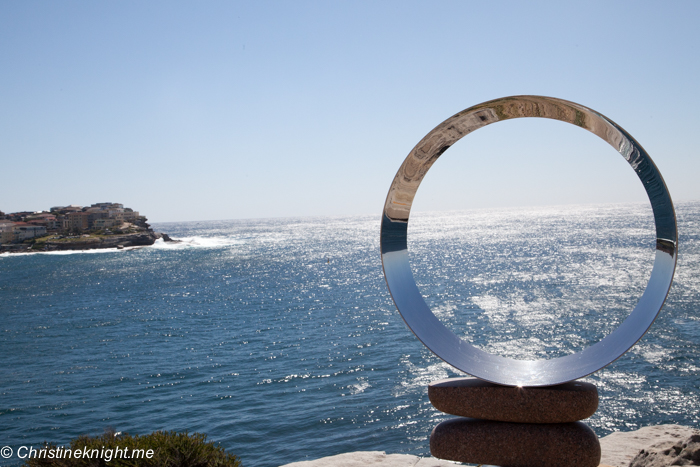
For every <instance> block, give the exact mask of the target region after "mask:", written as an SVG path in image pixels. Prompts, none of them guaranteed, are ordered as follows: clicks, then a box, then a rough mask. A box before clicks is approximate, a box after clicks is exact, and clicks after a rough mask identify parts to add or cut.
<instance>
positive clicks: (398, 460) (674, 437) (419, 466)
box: [282, 425, 698, 467]
mask: <svg viewBox="0 0 700 467" xmlns="http://www.w3.org/2000/svg"><path fill="white" fill-rule="evenodd" d="M694 433H695V434H697V433H698V430H696V429H693V428H691V427H687V426H682V425H658V426H649V427H645V428H641V429H639V430H637V431H629V432H616V433H612V434H610V435H608V436H605V437H603V438H600V446H601V450H602V452H601V460H600V465H601V467H602V466H605V467H629V465H630V462H631V461H632V460H633V459H634V458H635V457H636V456H637V454H639V453H640V451H641V450H647V449H648V448H650V447H651V446H653V445H658V444H663V443H671V444H667V445H668V446H669V447H670V446H674V445H676V444H678V443H679V442H680V443H681V444H682V443H683V442H684V441H685V440H687V439H688V438H690V437H691V436H692V435H693V434H694ZM365 465H369V466H374V467H454V466H455V465H459V464H455V463H454V462H450V461H444V460H438V459H434V458H421V457H417V456H411V455H406V454H386V453H385V452H383V451H358V452H348V453H345V454H339V455H337V456H330V457H323V458H321V459H316V460H311V461H302V462H293V463H291V464H285V465H283V466H282V467H360V466H365ZM665 465H670V464H665ZM676 465H698V464H676ZM649 467H651V466H649ZM654 467H656V466H654Z"/></svg>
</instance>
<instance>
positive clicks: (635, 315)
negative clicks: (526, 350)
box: [381, 96, 678, 386]
mask: <svg viewBox="0 0 700 467" xmlns="http://www.w3.org/2000/svg"><path fill="white" fill-rule="evenodd" d="M523 117H540V118H550V119H554V120H560V121H562V122H567V123H571V124H573V125H576V126H579V127H581V128H584V129H586V130H588V131H590V132H592V133H595V134H596V135H598V136H599V137H601V138H602V139H604V140H605V141H607V142H608V143H609V144H610V145H611V146H612V147H614V148H615V149H616V150H617V151H618V152H619V153H620V154H622V157H624V158H625V159H626V160H627V162H628V163H629V164H630V165H631V166H632V168H633V169H634V171H635V172H636V173H637V176H638V177H639V179H640V180H641V181H642V184H643V185H644V188H645V189H646V192H647V195H648V196H649V200H650V201H651V207H652V210H653V212H654V223H655V226H656V256H655V259H654V267H653V269H652V271H651V277H650V278H649V282H648V284H647V287H646V289H645V290H644V293H643V294H642V297H641V298H640V299H639V302H638V303H637V306H636V307H635V308H634V310H633V311H632V313H630V315H629V316H628V317H627V319H626V320H624V321H623V322H622V324H621V325H620V326H619V327H618V328H617V329H616V330H614V331H613V332H612V333H611V334H609V335H607V336H606V337H605V338H603V339H602V340H601V341H600V342H598V343H596V344H594V345H592V346H590V347H587V348H586V349H584V350H583V351H581V352H578V353H574V354H571V355H567V356H564V357H559V358H554V359H549V360H534V361H530V360H514V359H510V358H505V357H501V356H498V355H493V354H490V353H487V352H484V351H482V350H480V349H478V348H476V347H474V346H473V345H471V344H469V343H468V342H466V341H464V340H462V339H460V338H459V337H457V336H456V335H455V334H454V333H453V332H452V331H450V330H449V329H448V328H447V327H445V325H443V324H442V323H441V322H440V321H439V320H438V319H437V318H436V317H435V315H434V314H433V313H432V311H430V308H429V307H428V305H427V304H426V303H425V301H424V300H423V297H422V296H421V294H420V292H419V291H418V287H417V286H416V282H415V280H414V278H413V273H412V272H411V267H410V265H409V262H408V250H407V242H406V234H407V227H408V218H409V215H410V212H411V204H412V203H413V198H414V197H415V195H416V191H417V190H418V186H419V185H420V183H421V181H422V180H423V177H424V176H425V174H426V173H427V172H428V170H429V169H430V167H431V166H432V165H433V163H434V162H435V161H436V160H437V159H438V157H440V156H441V155H442V153H444V152H445V151H446V150H447V149H448V148H449V147H450V146H452V145H453V144H454V143H456V142H457V141H459V140H460V139H461V138H462V137H463V136H465V135H468V134H469V133H471V132H472V131H474V130H477V129H479V128H481V127H484V126H486V125H490V124H491V123H496V122H499V121H502V120H509V119H513V118H523ZM677 247H678V233H677V230H676V215H675V212H674V210H673V204H672V202H671V196H670V195H669V193H668V189H667V188H666V184H665V183H664V181H663V178H662V177H661V174H660V173H659V170H658V169H657V168H656V165H654V162H653V161H652V160H651V158H650V157H649V155H648V154H647V153H646V152H645V151H644V149H643V148H642V147H641V146H640V145H639V143H637V141H635V140H634V138H632V137H631V136H630V135H629V134H628V133H627V132H626V131H625V130H623V129H622V128H620V127H619V126H618V125H617V124H615V123H614V122H612V121H611V120H609V119H607V118H606V117H604V116H603V115H601V114H599V113H598V112H595V111H594V110H591V109H589V108H587V107H584V106H582V105H579V104H575V103H573V102H568V101H564V100H561V99H555V98H552V97H543V96H514V97H505V98H502V99H496V100H493V101H489V102H485V103H483V104H479V105H476V106H474V107H470V108H468V109H466V110H464V111H462V112H460V113H458V114H456V115H454V116H452V117H450V118H448V119H447V120H445V121H444V122H442V123H441V124H440V125H438V126H437V127H436V128H435V129H434V130H432V131H431V132H430V133H428V135H427V136H426V137H425V138H423V139H422V140H421V141H420V142H419V143H418V144H417V145H416V147H415V148H413V150H412V151H411V152H410V154H409V155H408V157H406V160H404V162H403V164H402V165H401V167H400V168H399V171H398V172H397V174H396V176H395V177H394V181H393V183H392V184H391V188H390V189H389V194H388V195H387V198H386V202H385V203H384V213H383V216H382V228H381V254H382V266H383V268H384V276H385V278H386V282H387V286H388V287H389V291H390V292H391V296H392V297H393V299H394V303H396V307H397V308H398V309H399V312H400V313H401V316H402V317H403V319H404V320H405V321H406V324H407V325H408V327H409V328H411V330H412V331H413V332H414V333H415V335H416V336H417V337H418V339H420V341H421V342H423V344H425V346H426V347H428V349H430V350H431V351H432V352H434V353H435V354H436V355H437V356H438V357H440V358H442V359H443V360H445V361H446V362H447V363H449V364H450V365H452V366H454V367H455V368H457V369H459V370H462V371H464V372H465V373H468V374H470V375H472V376H476V377H477V378H480V379H483V380H486V381H490V382H493V383H499V384H504V385H511V386H549V385H554V384H559V383H564V382H567V381H572V380H575V379H578V378H582V377H584V376H587V375H589V374H591V373H593V372H595V371H598V370H600V369H601V368H603V367H605V366H606V365H608V364H609V363H611V362H613V361H614V360H616V359H617V358H619V357H620V356H621V355H622V354H624V353H625V352H626V351H627V350H629V349H630V348H631V347H632V346H633V345H634V344H635V343H636V342H637V341H638V340H639V339H640V338H641V337H642V336H643V335H644V333H645V332H646V331H647V329H649V327H650V326H651V324H652V323H653V322H654V319H655V318H656V316H657V315H658V314H659V311H660V310H661V307H662V306H663V304H664V301H665V300H666V295H667V294H668V290H669V288H670V287H671V282H672V281H673V273H674V271H675V268H676V257H677V255H678V249H677Z"/></svg>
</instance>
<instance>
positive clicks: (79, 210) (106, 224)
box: [0, 203, 149, 244]
mask: <svg viewBox="0 0 700 467" xmlns="http://www.w3.org/2000/svg"><path fill="white" fill-rule="evenodd" d="M0 214H1V215H0V244H7V243H21V242H23V241H25V240H30V239H32V238H35V237H40V236H43V235H46V234H47V233H56V234H59V233H63V234H69V233H71V234H82V233H86V232H90V231H93V232H96V231H102V232H104V231H105V230H106V229H113V230H117V231H119V230H127V231H130V232H131V231H141V230H148V228H149V225H148V224H147V223H146V221H147V219H146V218H145V217H144V216H141V215H139V213H138V211H134V210H133V209H131V208H125V207H124V205H123V204H121V203H95V204H92V205H91V206H89V207H82V206H78V205H74V204H72V205H70V206H54V207H52V208H51V209H50V211H49V212H46V211H39V212H30V211H22V212H14V213H9V214H4V213H2V212H0ZM98 233H99V232H98ZM107 233H109V231H108V232H107Z"/></svg>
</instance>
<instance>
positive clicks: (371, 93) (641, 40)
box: [0, 0, 700, 222]
mask: <svg viewBox="0 0 700 467" xmlns="http://www.w3.org/2000/svg"><path fill="white" fill-rule="evenodd" d="M698 24H700V2H698V1H686V2H643V1H642V2H640V1H635V2H632V1H629V2H623V1H614V2H611V1H588V2H559V1H557V2H515V1H513V2H506V1H501V2H482V1H479V2H477V1H442V2H411V1H404V0H402V1H366V2H360V1H345V2H343V1H326V2H321V1H317V2H301V1H277V2H269V1H255V2H253V1H249V2H233V1H225V2H215V1H206V2H178V1H167V2H166V1H163V2H158V1H148V2H141V1H138V2H137V1H119V2H88V1H82V2H72V1H60V2H52V1H43V2H37V1H3V2H0V157H1V164H0V210H3V211H5V212H11V211H18V210H40V209H48V208H49V207H51V206H55V205H65V204H81V205H85V204H90V203H94V202H104V201H113V202H121V203H124V204H125V205H127V206H129V207H133V208H134V209H136V210H139V211H141V212H142V213H145V214H146V215H147V216H148V217H149V219H150V220H151V221H155V222H159V221H185V220H207V219H232V218H254V217H278V216H308V215H343V214H376V215H379V214H380V213H381V209H382V206H383V203H384V199H385V196H386V193H387V190H388V188H389V184H390V182H391V180H392V178H393V176H394V174H395V173H396V170H397V169H398V167H399V165H400V164H401V162H402V161H403V159H404V158H405V156H406V155H407V154H408V152H409V151H410V150H411V148H412V147H413V146H414V145H415V144H416V143H417V142H418V141H419V140H420V139H421V138H422V137H423V136H424V135H425V134H426V133H427V132H428V131H430V130H431V129H432V128H433V127H434V126H436V125H437V124H438V123H440V122H441V121H442V120H444V119H446V118H447V117H449V116H451V115H453V114H454V113H456V112H458V111H460V110H462V109H464V108H467V107H470V106H472V105H475V104H478V103H480V102H483V101H485V100H489V99H494V98H498V97H503V96H508V95H516V94H539V95H548V96H554V97H560V98H563V99H568V100H572V101H574V102H578V103H580V104H583V105H586V106H588V107H591V108H593V109H595V110H597V111H599V112H601V113H603V114H604V115H606V116H608V117H609V118H611V119H612V120H614V121H616V122H617V123H618V124H620V125H621V126H622V127H623V128H625V129H626V130H627V131H628V132H630V133H631V134H632V135H633V136H634V137H635V138H636V139H637V140H638V141H639V142H640V143H641V144H642V146H644V147H645V149H646V150H647V151H648V152H649V153H650V155H651V156H652V158H653V159H654V160H655V162H656V163H657V165H658V166H659V168H660V169H661V172H662V174H663V175H664V178H665V179H666V182H667V184H668V185H669V188H670V190H671V194H672V196H673V198H674V200H675V201H682V200H698V199H700V183H699V182H698V176H700V157H698V154H697V152H698V151H697V149H696V145H695V144H694V143H695V140H696V138H697V133H698V131H700V130H699V129H700V114H699V113H698V112H697V111H696V110H697V109H699V108H700V92H699V91H698V83H699V82H700V64H699V62H700V29H699V27H698ZM644 199H645V198H644V193H643V190H642V188H641V184H640V183H639V182H638V181H637V180H636V178H635V176H634V174H633V172H632V170H631V169H629V168H628V167H627V166H626V164H625V162H624V161H623V159H622V157H621V156H618V155H617V154H616V153H615V151H614V150H613V149H612V148H610V147H609V146H607V145H606V144H605V143H603V142H602V141H598V140H597V138H596V137H595V136H593V135H592V134H588V133H586V132H585V131H583V130H580V129H578V128H574V127H570V126H568V125H565V124H561V123H559V122H547V121H541V120H527V121H525V120H519V121H514V122H505V123H501V124H497V125H493V126H491V127H488V128H485V129H483V130H480V131H479V132H476V133H474V134H473V135H470V136H469V137H467V138H465V139H464V140H462V141H460V143H458V144H457V145H455V147H454V148H452V149H450V150H449V151H448V152H446V153H445V155H444V156H443V159H441V160H440V161H439V162H438V163H437V164H436V165H435V166H434V167H433V169H432V170H431V172H430V173H429V174H428V177H427V179H426V181H425V182H424V185H423V186H422V187H421V189H420V190H419V192H418V198H417V201H416V205H415V209H418V210H446V209H471V208H487V207H493V206H515V205H544V204H568V203H595V202H608V201H609V202H627V201H643V200H644Z"/></svg>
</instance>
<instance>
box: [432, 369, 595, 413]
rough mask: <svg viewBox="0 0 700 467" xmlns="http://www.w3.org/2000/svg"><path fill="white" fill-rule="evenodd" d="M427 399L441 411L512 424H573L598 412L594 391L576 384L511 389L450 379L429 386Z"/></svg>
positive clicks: (576, 382)
mask: <svg viewBox="0 0 700 467" xmlns="http://www.w3.org/2000/svg"><path fill="white" fill-rule="evenodd" d="M428 396H429V397H430V402H431V403H432V404H433V406H434V407H435V408H436V409H438V410H439V411H441V412H445V413H448V414H451V415H458V416H460V417H470V418H480V419H483V420H494V421H500V422H513V423H569V422H576V421H579V420H583V419H585V418H588V417H590V416H591V415H593V414H594V413H595V411H596V410H597V409H598V390H597V389H596V387H595V386H594V385H592V384H590V383H583V382H580V381H572V382H570V383H565V384H559V385H557V386H547V387H511V386H501V385H498V384H493V383H487V382H486V381H482V380H479V379H476V378H451V379H444V380H441V381H434V382H432V383H430V386H428Z"/></svg>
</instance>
